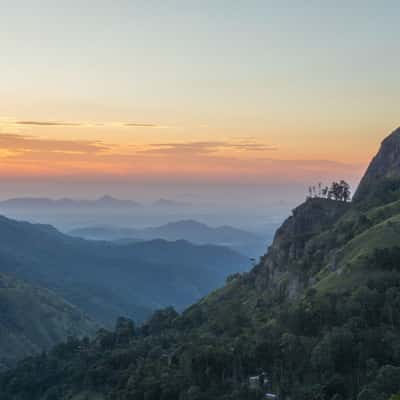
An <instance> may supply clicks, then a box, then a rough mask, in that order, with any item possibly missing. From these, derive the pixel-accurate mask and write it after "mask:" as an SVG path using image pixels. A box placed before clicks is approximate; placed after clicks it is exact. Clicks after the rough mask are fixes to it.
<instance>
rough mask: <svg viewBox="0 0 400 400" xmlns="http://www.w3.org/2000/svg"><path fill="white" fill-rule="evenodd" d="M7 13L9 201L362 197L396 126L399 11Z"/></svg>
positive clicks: (256, 4)
mask: <svg viewBox="0 0 400 400" xmlns="http://www.w3.org/2000/svg"><path fill="white" fill-rule="evenodd" d="M0 7H1V13H0V184H1V185H2V187H3V193H2V197H5V196H11V195H13V194H19V195H22V194H25V195H52V196H56V195H59V196H61V195H67V194H68V195H72V196H78V197H79V196H80V197H84V196H93V195H95V194H100V192H102V193H105V192H114V193H113V194H120V195H122V194H123V195H125V196H133V195H134V194H135V193H134V190H133V189H132V190H127V189H126V187H127V186H129V187H130V188H134V187H135V188H138V187H140V188H141V190H142V191H145V190H147V189H146V187H147V188H148V187H149V185H150V184H151V183H152V184H153V189H152V190H153V191H152V193H155V194H154V195H157V194H159V193H156V192H157V190H154V187H160V188H161V189H160V190H159V192H162V191H164V192H165V190H166V189H165V188H166V187H168V188H170V189H171V188H173V190H172V193H168V194H170V195H173V193H174V192H175V193H179V194H180V195H182V193H183V192H184V191H185V190H186V188H187V187H188V185H189V186H190V187H191V188H192V186H196V185H198V187H200V188H202V189H201V190H203V189H204V188H205V187H206V188H207V190H208V192H209V193H210V196H211V197H212V193H213V190H214V189H213V188H217V189H218V188H219V189H220V188H221V187H222V186H221V185H228V186H229V185H233V186H235V185H237V187H239V188H240V187H242V188H243V185H250V186H249V187H253V188H254V187H259V186H260V185H283V186H287V185H289V186H290V185H303V184H304V185H307V184H312V183H315V182H318V181H320V180H321V181H324V182H327V181H329V180H331V179H339V178H344V179H347V180H349V181H350V182H352V183H353V184H354V185H355V184H356V183H357V181H358V179H359V178H360V176H361V174H362V172H363V170H364V169H365V167H366V165H367V163H368V161H369V159H370V158H371V157H372V155H373V154H374V153H375V152H376V151H377V148H378V146H379V143H380V141H381V140H382V139H383V138H384V137H385V136H386V135H388V134H389V133H390V132H391V131H393V130H394V129H395V128H397V127H398V126H399V125H400V122H399V121H400V118H399V116H400V113H399V105H400V78H399V70H400V24H399V23H398V18H399V16H400V3H399V2H398V1H391V0H386V1H368V0H364V1H355V0H353V1H351V0H350V1H341V0H338V1H335V2H321V1H312V0H309V1H296V0H292V1H267V0H264V1H255V0H253V1H252V0H246V1H242V0H236V1H232V0H230V1H222V0H214V1H208V0H203V1H192V0H181V1H172V0H171V1H168V0H160V1H152V0H146V1H135V0H112V1H111V0H109V1H104V0H96V1H94V0H93V1H92V0H86V1H82V0H80V1H76V0H69V1H61V0H58V1H54V0H53V1H48V0H41V1H40V2H39V1H34V0H30V1H28V0H25V1H21V0H13V1H5V0H0ZM33 182H38V183H40V184H33ZM116 182H119V183H120V185H119V186H118V185H117V186H115V183H116ZM275 187H276V186H275ZM55 188H56V189H55ZM215 190H216V189H215ZM241 190H242V189H241ZM63 191H64V192H65V191H68V193H63ZM170 192H171V190H170Z"/></svg>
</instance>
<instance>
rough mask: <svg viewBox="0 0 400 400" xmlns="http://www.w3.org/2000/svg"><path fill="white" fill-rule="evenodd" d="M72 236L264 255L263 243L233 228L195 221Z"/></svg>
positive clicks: (87, 229)
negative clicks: (165, 242)
mask: <svg viewBox="0 0 400 400" xmlns="http://www.w3.org/2000/svg"><path fill="white" fill-rule="evenodd" d="M69 234H70V235H72V236H77V237H82V238H86V239H96V240H112V241H116V240H127V239H132V240H136V241H138V240H153V239H165V240H188V241H189V242H192V243H195V244H214V245H220V246H227V247H230V248H232V249H234V250H236V251H238V252H241V253H243V254H246V255H248V256H249V257H250V256H251V257H256V256H259V255H261V254H262V253H263V252H264V251H265V243H266V239H265V238H261V237H260V236H258V235H256V234H253V233H250V232H247V231H244V230H242V229H237V228H233V227H231V226H219V227H216V228H213V227H210V226H208V225H206V224H202V223H200V222H197V221H195V220H190V219H189V220H182V221H177V222H170V223H168V224H165V225H161V226H158V227H150V228H143V229H134V228H118V227H112V226H92V227H84V228H78V229H74V230H72V231H70V232H69Z"/></svg>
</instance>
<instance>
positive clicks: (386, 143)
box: [354, 127, 400, 201]
mask: <svg viewBox="0 0 400 400" xmlns="http://www.w3.org/2000/svg"><path fill="white" fill-rule="evenodd" d="M397 179H398V180H399V181H400V127H399V128H397V129H396V130H395V131H394V132H392V133H391V134H390V135H389V136H388V137H387V138H386V139H384V140H383V142H382V144H381V148H380V150H379V152H378V154H377V155H376V156H375V157H374V159H373V160H372V161H371V163H370V165H369V167H368V169H367V171H366V173H365V175H364V177H363V178H362V180H361V182H360V185H359V187H358V189H357V191H356V193H355V195H354V200H355V201H360V200H363V199H364V198H365V197H366V196H368V195H370V194H371V188H372V187H373V186H374V185H376V184H378V183H380V182H382V181H383V180H392V181H393V180H397Z"/></svg>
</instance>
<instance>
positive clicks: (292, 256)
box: [253, 198, 350, 297]
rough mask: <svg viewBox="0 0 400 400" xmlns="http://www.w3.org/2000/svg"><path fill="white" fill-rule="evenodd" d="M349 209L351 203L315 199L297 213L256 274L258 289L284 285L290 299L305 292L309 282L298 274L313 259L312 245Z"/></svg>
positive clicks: (255, 270)
mask: <svg viewBox="0 0 400 400" xmlns="http://www.w3.org/2000/svg"><path fill="white" fill-rule="evenodd" d="M349 207H350V204H349V203H345V202H339V201H333V200H328V199H318V198H315V199H308V200H307V201H306V202H305V203H303V204H302V205H300V206H299V207H297V208H296V209H294V210H293V214H292V215H291V216H290V217H289V218H288V219H287V220H286V221H285V222H284V223H283V225H282V226H281V227H280V228H279V229H278V230H277V232H276V234H275V238H274V241H273V243H272V245H271V247H270V248H269V249H268V252H267V253H266V255H265V256H264V257H263V258H262V260H261V263H260V264H259V265H258V266H257V267H256V268H255V269H254V271H253V273H254V274H255V277H256V282H257V286H258V287H259V288H262V287H264V288H267V287H269V288H271V287H272V288H277V287H280V286H281V285H282V284H285V285H287V287H286V289H287V291H288V293H287V294H288V295H289V296H290V297H293V296H294V295H295V294H296V293H297V292H298V291H299V290H300V289H302V288H304V286H305V285H307V284H308V282H307V281H305V280H304V274H303V276H302V277H300V274H299V272H300V271H299V270H300V269H301V265H302V264H303V261H304V258H305V257H308V256H309V255H310V252H311V250H310V245H309V244H310V242H312V240H313V239H314V238H315V237H317V236H319V235H320V234H322V233H323V232H324V231H325V230H327V229H329V228H331V227H332V225H333V224H334V223H336V221H337V220H338V219H339V218H340V217H341V216H342V215H343V214H344V213H345V212H346V211H347V210H348V209H349ZM302 272H304V270H303V271H302Z"/></svg>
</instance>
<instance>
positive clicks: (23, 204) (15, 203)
mask: <svg viewBox="0 0 400 400" xmlns="http://www.w3.org/2000/svg"><path fill="white" fill-rule="evenodd" d="M141 205H142V204H141V203H139V202H137V201H134V200H121V199H118V198H116V197H113V196H110V195H104V196H102V197H99V198H98V199H94V200H84V199H73V198H69V197H63V198H61V199H50V198H48V197H16V198H12V199H7V200H2V201H0V209H5V210H7V209H21V208H23V209H37V208H39V209H46V208H48V209H51V208H132V207H139V206H141ZM191 205H192V204H191V203H188V202H184V201H176V200H171V199H164V198H160V199H158V200H156V201H154V202H153V203H151V206H152V207H156V208H179V207H190V206H191Z"/></svg>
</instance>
